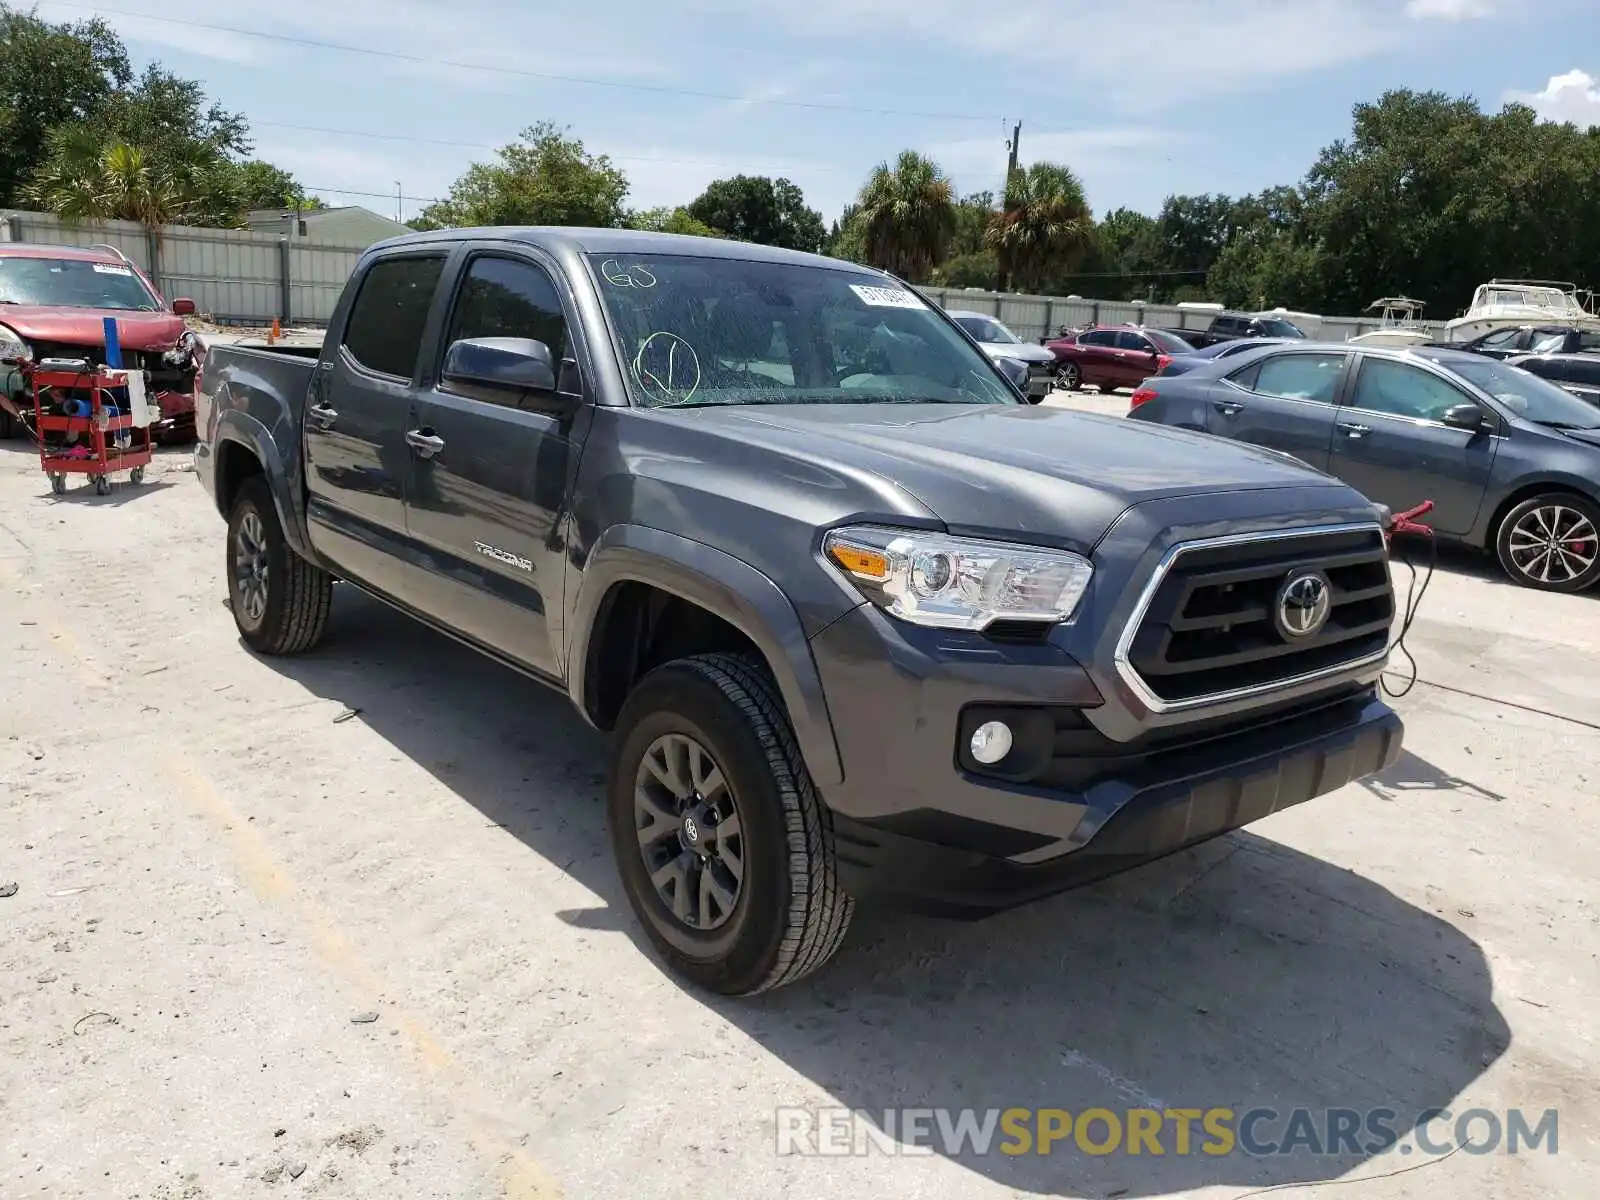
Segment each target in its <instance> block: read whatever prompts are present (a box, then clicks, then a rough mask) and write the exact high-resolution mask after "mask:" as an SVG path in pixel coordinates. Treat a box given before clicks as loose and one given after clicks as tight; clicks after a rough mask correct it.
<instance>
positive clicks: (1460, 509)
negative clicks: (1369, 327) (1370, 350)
mask: <svg viewBox="0 0 1600 1200" xmlns="http://www.w3.org/2000/svg"><path fill="white" fill-rule="evenodd" d="M1459 404H1478V405H1479V406H1480V407H1482V408H1484V411H1485V413H1486V414H1488V407H1487V405H1484V404H1482V402H1481V401H1479V400H1478V398H1477V397H1476V396H1473V395H1471V394H1469V393H1468V392H1466V391H1465V390H1463V389H1462V388H1461V387H1459V386H1457V385H1456V384H1455V383H1453V382H1451V381H1450V380H1449V379H1447V378H1446V377H1445V376H1444V375H1442V374H1438V373H1436V372H1434V371H1431V370H1428V369H1426V368H1424V367H1420V366H1414V365H1413V364H1411V363H1406V362H1396V361H1394V360H1393V359H1387V358H1379V357H1376V356H1368V355H1363V356H1362V357H1361V361H1360V363H1359V364H1358V368H1357V371H1356V375H1355V382H1354V384H1353V386H1352V387H1351V389H1350V391H1349V393H1348V396H1347V403H1346V404H1345V405H1344V406H1343V407H1342V408H1341V409H1340V411H1339V416H1338V420H1337V421H1336V422H1335V426H1334V434H1333V452H1332V456H1331V460H1330V461H1331V469H1332V473H1333V474H1334V475H1337V476H1338V477H1339V478H1340V479H1342V480H1344V481H1345V482H1346V483H1348V484H1350V486H1351V487H1353V488H1355V489H1356V490H1357V491H1358V492H1360V493H1361V494H1362V495H1364V496H1366V497H1367V499H1369V500H1375V501H1377V502H1378V503H1379V504H1387V505H1388V506H1389V507H1390V508H1392V509H1395V510H1396V511H1399V510H1403V509H1408V508H1411V507H1413V506H1415V505H1417V504H1420V503H1422V502H1423V501H1424V500H1432V501H1433V512H1432V514H1430V516H1429V518H1428V522H1429V524H1431V525H1432V526H1433V527H1434V528H1435V529H1437V530H1439V532H1441V533H1452V534H1465V533H1468V532H1470V531H1471V529H1472V527H1473V524H1474V522H1475V521H1476V519H1477V516H1478V509H1479V507H1480V506H1481V505H1482V503H1483V496H1484V492H1485V490H1486V489H1487V488H1488V486H1489V473H1490V470H1491V469H1492V467H1493V466H1494V456H1495V451H1496V449H1497V448H1498V446H1499V444H1500V439H1499V438H1498V437H1496V436H1494V435H1493V434H1490V433H1486V432H1473V431H1471V430H1466V429H1452V428H1451V427H1450V426H1448V425H1445V424H1444V423H1443V417H1444V414H1445V413H1446V412H1448V411H1449V410H1450V409H1451V408H1453V407H1455V406H1456V405H1459ZM1490 415H1492V414H1490Z"/></svg>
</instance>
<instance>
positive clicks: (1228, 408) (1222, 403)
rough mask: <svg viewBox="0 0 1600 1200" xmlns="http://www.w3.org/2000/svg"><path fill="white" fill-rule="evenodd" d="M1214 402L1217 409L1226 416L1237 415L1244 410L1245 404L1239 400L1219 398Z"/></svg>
mask: <svg viewBox="0 0 1600 1200" xmlns="http://www.w3.org/2000/svg"><path fill="white" fill-rule="evenodd" d="M1214 403H1215V406H1216V410H1217V411H1218V412H1219V413H1221V414H1222V415H1223V416H1225V417H1237V416H1238V415H1239V414H1240V413H1242V412H1243V411H1244V405H1242V404H1240V403H1239V402H1238V401H1237V400H1217V401H1215V402H1214Z"/></svg>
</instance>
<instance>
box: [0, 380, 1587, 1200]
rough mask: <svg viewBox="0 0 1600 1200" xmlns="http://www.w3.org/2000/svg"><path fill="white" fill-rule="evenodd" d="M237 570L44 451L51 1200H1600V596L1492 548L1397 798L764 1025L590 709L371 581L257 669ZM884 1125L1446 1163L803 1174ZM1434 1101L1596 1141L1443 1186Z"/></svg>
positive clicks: (1009, 931) (1085, 896) (23, 1032)
mask: <svg viewBox="0 0 1600 1200" xmlns="http://www.w3.org/2000/svg"><path fill="white" fill-rule="evenodd" d="M1053 403H1067V404H1078V405H1081V406H1084V407H1097V406H1098V407H1102V408H1111V409H1116V410H1119V411H1120V409H1119V408H1118V406H1119V403H1120V404H1121V405H1124V406H1125V403H1126V401H1125V398H1122V399H1121V400H1120V401H1119V400H1118V399H1117V398H1112V399H1108V400H1105V401H1100V400H1095V399H1093V398H1092V397H1083V398H1078V399H1073V398H1058V399H1057V400H1056V401H1053ZM222 568H223V547H222V524H221V522H220V520H219V519H218V517H217V516H216V514H215V513H214V512H213V511H212V510H211V509H210V508H209V507H208V505H207V503H206V500H205V498H204V496H203V494H202V492H201V490H200V488H199V487H198V486H197V485H196V483H195V481H194V477H193V475H192V473H190V472H189V471H188V470H187V458H186V456H185V455H181V454H165V455H163V456H161V458H160V460H159V462H158V463H157V465H156V468H155V470H154V471H153V473H152V478H151V479H150V480H148V481H147V482H146V483H145V484H144V485H143V486H142V487H138V488H133V487H128V486H119V487H118V488H117V489H116V490H115V491H114V492H113V494H112V495H110V496H108V497H104V498H97V497H95V496H94V495H93V492H92V490H88V489H82V490H74V491H71V492H69V493H68V494H67V495H66V496H63V497H60V498H55V497H52V496H51V495H50V494H49V488H48V486H47V484H46V481H45V479H44V476H43V475H41V474H40V473H39V471H38V466H37V461H36V459H35V458H34V457H33V456H32V454H31V452H29V451H28V450H27V449H26V448H25V447H24V446H23V445H22V444H19V443H7V444H5V448H4V449H3V450H0V656H3V657H0V661H3V663H4V668H3V670H4V676H3V677H4V679H5V681H6V686H5V687H4V689H3V691H0V780H4V781H5V783H6V787H5V789H4V793H3V796H4V798H3V802H0V885H6V884H9V883H15V884H16V891H15V893H14V894H11V895H9V896H7V895H6V893H7V892H9V891H10V889H9V888H8V887H5V886H0V897H3V898H0V1196H4V1197H5V1198H6V1200H22V1198H24V1197H28V1198H32V1197H93V1198H96V1200H99V1198H103V1197H117V1198H131V1197H141V1198H150V1200H155V1198H159V1200H203V1198H206V1200H209V1198H220V1197H259V1196H272V1195H278V1194H285V1193H287V1194H301V1193H304V1194H307V1195H321V1196H327V1197H341V1198H343V1197H351V1198H358V1200H367V1198H371V1200H379V1198H382V1200H396V1198H411V1197H440V1198H450V1200H469V1198H470V1200H478V1198H488V1197H502V1196H504V1197H517V1198H527V1197H540V1198H545V1197H573V1198H577V1197H583V1198H593V1200H657V1198H661V1200H666V1198H673V1200H676V1198H680V1197H681V1198H684V1200H690V1198H693V1200H700V1198H702V1197H706V1196H710V1195H716V1196H724V1197H734V1198H742V1197H767V1196H779V1195H795V1196H814V1197H830V1198H831V1197H852V1196H894V1197H897V1198H900V1197H904V1198H924V1200H990V1198H999V1197H1016V1196H1033V1195H1060V1196H1072V1197H1156V1196H1178V1195H1183V1196H1188V1197H1193V1198H1200V1197H1205V1198H1208V1200H1210V1198H1219V1200H1220V1198H1224V1197H1228V1198H1232V1197H1239V1196H1242V1195H1246V1194H1249V1195H1257V1194H1260V1193H1259V1191H1258V1190H1257V1189H1261V1188H1278V1189H1281V1190H1277V1191H1275V1192H1274V1195H1278V1196H1284V1197H1297V1198H1314V1197H1321V1196H1322V1195H1324V1194H1325V1192H1326V1194H1336V1195H1345V1194H1349V1195H1351V1196H1360V1197H1364V1198H1374V1200H1395V1198H1400V1197H1426V1198H1428V1200H1438V1198H1440V1197H1450V1198H1455V1197H1494V1198H1496V1200H1502V1198H1508V1200H1521V1198H1526V1200H1534V1198H1539V1200H1543V1198H1545V1197H1552V1196H1580V1195H1587V1194H1589V1188H1590V1187H1591V1186H1592V1183H1587V1184H1586V1183H1585V1182H1584V1181H1585V1180H1590V1181H1592V1180H1593V1178H1594V1177H1595V1172H1596V1170H1597V1168H1600V1155H1597V1153H1596V1148H1595V1138H1596V1133H1597V1125H1600V1091H1597V1089H1596V1088H1595V1085H1594V1080H1595V1079H1596V1078H1597V1077H1600V1046H1597V1044H1596V1031H1597V1029H1600V1017H1597V1016H1596V1013H1597V1011H1600V1005H1597V1000H1600V962H1597V958H1596V954H1597V950H1600V890H1597V888H1596V885H1595V880H1596V863H1597V862H1600V804H1597V799H1600V780H1597V773H1600V754H1597V750H1600V726H1597V724H1596V722H1597V721H1600V704H1597V700H1600V621H1597V620H1596V617H1597V616H1600V597H1559V596H1545V595H1539V594H1534V593H1530V592H1526V591H1519V590H1516V589H1513V588H1512V587H1510V586H1509V585H1507V584H1506V583H1504V582H1503V581H1502V580H1501V579H1500V578H1499V577H1498V576H1497V575H1496V574H1495V572H1494V571H1493V570H1492V569H1490V568H1489V567H1488V566H1487V565H1485V564H1483V563H1481V562H1479V561H1478V560H1476V559H1475V558H1472V557H1470V556H1465V555H1461V554H1451V555H1448V556H1447V560H1446V562H1445V564H1444V566H1443V568H1442V570H1441V571H1440V573H1439V576H1438V577H1437V579H1436V580H1435V581H1434V584H1433V587H1432V590H1431V591H1430V592H1429V593H1428V595H1427V598H1426V601H1425V603H1424V606H1423V610H1422V615H1421V616H1420V618H1419V619H1418V621H1417V623H1416V626H1415V628H1414V629H1413V631H1412V634H1411V638H1410V644H1411V646H1412V648H1413V650H1414V652H1415V654H1416V657H1417V660H1418V662H1419V664H1420V668H1421V672H1422V676H1423V679H1424V680H1426V681H1427V682H1425V683H1422V684H1419V685H1418V686H1417V687H1416V689H1415V690H1414V691H1412V692H1411V693H1410V695H1409V696H1407V697H1406V698H1404V699H1403V700H1400V701H1399V702H1398V705H1399V707H1400V708H1401V710H1402V711H1403V713H1404V714H1405V717H1406V720H1407V723H1408V742H1407V752H1406V755H1405V757H1404V760H1403V761H1402V762H1401V763H1400V765H1399V766H1398V767H1396V768H1395V769H1394V770H1392V771H1390V772H1389V773H1387V774H1386V775H1385V776H1383V777H1382V778H1379V779H1374V780H1369V781H1367V782H1365V783H1364V784H1361V785H1359V786H1352V787H1348V788H1346V789H1344V790H1343V791H1341V792H1339V793H1337V794H1335V795H1332V796H1329V797H1326V798H1324V799H1322V800H1319V801H1317V802H1315V803H1312V804H1308V805H1304V806H1302V807H1299V808H1297V809H1294V810H1291V811H1289V812H1286V813H1282V814H1280V815H1278V816H1275V817H1273V818H1271V819H1269V820H1267V821H1265V822H1262V823H1260V824H1258V825H1256V826H1254V827H1253V828H1251V829H1250V830H1249V831H1248V832H1242V833H1239V834H1235V835H1233V836H1230V837H1227V838H1225V839H1222V840H1220V841H1218V842H1215V843H1212V844H1210V845H1208V846H1205V847H1202V848H1200V849H1199V850H1197V851H1194V852H1191V853H1187V854H1184V855H1181V856H1178V857H1176V858H1174V859H1171V860H1168V861H1166V862H1163V863H1160V864H1157V865H1155V866H1151V867H1148V868H1145V869H1143V870H1140V871H1137V872H1135V873H1132V874H1130V875H1126V876H1123V877H1121V878H1119V879H1116V880H1113V881H1110V882H1108V883H1106V884H1103V885H1099V886H1096V887H1093V888H1089V889H1086V890H1082V891H1078V892H1075V893H1071V894H1068V895H1065V896H1061V897H1058V898H1056V899H1053V900H1050V901H1047V902H1044V903H1040V904H1037V905H1034V906H1032V907H1029V908H1026V909H1023V910H1020V911H1017V912H1013V913H1010V914H1007V915H1004V916H1000V917H996V918H993V919H991V920H989V921H986V922H983V923H979V924H952V923H945V922H941V921H935V920H928V919H913V918H907V917H901V916H894V915H889V914H881V913H870V912H863V913H862V914H861V915H860V916H859V918H858V921H857V925H856V928H855V930H854V931H853V933H852V936H851V938H850V940H849V942H848V944H847V945H846V947H845V949H844V951H843V952H842V953H841V954H840V956H839V957H838V958H837V959H836V960H835V962H834V963H833V964H831V965H830V966H829V967H828V968H827V969H825V970H824V971H823V972H822V973H820V974H819V975H818V976H816V977H814V979H813V980H812V981H810V982H808V983H806V984H803V985H800V986H797V987H795V988H792V989H790V990H787V991H784V992H780V993H778V994H775V995H772V996H769V997H766V998H762V999H757V1000H754V1001H747V1002H733V1001H724V1000H720V999H712V998H708V997H706V996H703V995H699V994H696V993H694V992H690V991H686V990H684V989H683V988H681V987H679V986H677V985H676V984H674V983H673V982H672V981H671V980H670V979H669V978H668V977H667V976H666V975H664V974H663V973H662V972H661V971H660V970H659V969H658V967H657V965H656V962H655V961H654V960H653V959H652V957H651V955H650V953H649V952H648V950H647V949H646V948H645V947H644V944H643V939H642V937H641V936H640V934H639V931H638V929H637V928H636V927H635V925H634V923H633V921H632V919H631V916H630V914H629V911H628V908H627V905H626V902H625V901H624V899H623V897H622V896H621V894H620V892H619V888H618V885H617V881H616V877H615V873H614V871H613V868H612V865H611V862H610V858H609V853H608V850H607V846H606V839H605V835H604V830H603V821H602V815H601V803H600V782H601V779H602V773H603V771H604V768H605V762H606V744H605V741H604V739H602V738H601V737H599V736H597V735H595V734H594V733H592V732H590V731H589V730H587V729H586V728H585V727H584V726H583V725H582V724H581V723H580V722H579V721H578V719H577V718H576V717H575V716H574V715H573V713H572V712H571V711H570V710H569V708H568V707H567V705H566V703H565V701H564V700H563V699H562V698H561V697H558V696H554V695H551V694H549V693H546V692H544V691H542V690H541V689H540V688H539V687H538V686H536V685H534V684H532V683H530V682H527V681H526V680H524V679H522V678H520V677H518V676H515V675H512V674H510V673H508V672H506V671H504V670H502V669H500V668H499V667H497V666H494V665H492V664H490V663H488V662H487V661H485V660H482V659H480V658H478V657H475V656H474V655H473V654H471V653H470V652H468V651H466V650H464V649H462V648H460V647H458V646H456V645H455V644H453V643H451V642H449V641H446V640H445V639H443V638H442V637H438V636H435V635H433V634H431V633H428V632H425V631H423V630H421V629H420V628H418V627H416V626H415V625H413V624H410V623H408V622H407V621H406V620H405V619H403V618H401V617H399V616H396V615H394V614H392V613H390V612H388V611H386V610H385V609H383V608H382V607H380V606H379V605H377V604H375V603H372V602H369V601H366V600H364V599H363V598H361V597H359V596H356V595H351V594H347V593H345V592H341V594H340V595H339V598H338V600H337V603H336V606H335V622H334V626H333V629H332V633H331V636H330V637H329V638H328V641H327V643H326V645H325V646H324V647H323V648H322V649H321V650H320V651H319V652H317V653H315V654H313V655H311V656H309V657H307V658H304V659H300V660H295V661H276V662H269V661H264V660H261V659H257V658H255V657H253V656H252V655H250V654H249V653H247V652H246V651H245V650H244V649H243V648H242V647H241V645H240V643H239V641H238V639H237V637H236V635H235V633H234V629H233V625H232V621H231V619H230V617H229V614H228V611H227V609H226V608H225V607H224V597H225V595H226V590H225V585H224V582H223V575H222ZM1402 575H1403V572H1402ZM369 1018H370V1019H369ZM841 1105H842V1106H847V1107H849V1108H852V1109H856V1110H863V1111H865V1112H869V1113H881V1112H882V1110H884V1109H886V1108H889V1107H894V1106H914V1107H953V1108H954V1107H964V1106H972V1107H975V1108H978V1109H988V1108H1010V1107H1019V1106H1033V1107H1059V1108H1064V1109H1068V1110H1072V1111H1074V1112H1077V1111H1081V1110H1083V1109H1085V1108H1089V1107H1094V1106H1102V1107H1106V1108H1111V1109H1124V1108H1127V1107H1128V1106H1130V1105H1133V1106H1153V1107H1166V1108H1173V1107H1188V1108H1196V1109H1207V1108H1211V1107H1213V1106H1227V1107H1231V1108H1233V1109H1235V1110H1236V1111H1238V1112H1242V1111H1243V1110H1244V1109H1246V1108H1250V1107H1254V1106H1270V1107H1274V1108H1276V1109H1279V1110H1287V1109H1289V1108H1290V1107H1291V1106H1294V1105H1306V1106H1310V1107H1313V1108H1318V1109H1321V1108H1327V1107H1341V1108H1351V1109H1357V1110H1370V1109H1373V1108H1378V1107H1386V1108H1390V1109H1393V1110H1396V1111H1397V1113H1399V1114H1401V1115H1400V1118H1399V1121H1398V1126H1399V1129H1398V1131H1399V1132H1400V1133H1402V1134H1408V1136H1407V1138H1406V1139H1405V1141H1403V1142H1402V1144H1401V1147H1399V1148H1397V1149H1396V1150H1395V1151H1393V1152H1391V1153H1389V1154H1386V1155H1382V1156H1377V1157H1363V1156H1362V1155H1361V1154H1357V1153H1347V1154H1343V1155H1339V1156H1334V1157H1318V1156H1314V1155H1297V1156H1289V1157H1281V1158H1269V1159H1263V1158H1258V1157H1257V1158H1252V1157H1249V1156H1244V1155H1233V1156H1227V1157H1209V1156H1205V1155H1199V1154H1191V1155H1187V1156H1181V1155H1176V1154H1173V1153H1171V1152H1170V1150H1169V1153H1168V1154H1166V1155H1165V1156H1161V1157H1156V1156H1152V1155H1149V1154H1145V1155H1142V1156H1137V1157H1135V1156H1126V1155H1112V1156H1093V1155H1088V1154H1084V1153H1081V1152H1079V1151H1077V1150H1076V1149H1071V1148H1061V1147H1058V1149H1057V1152H1056V1153H1054V1154H1052V1155H1050V1156H1048V1157H1040V1156H1035V1155H1025V1156H1010V1155H1005V1154H1000V1153H993V1154H990V1155H988V1156H976V1155H971V1154H955V1153H945V1152H943V1151H940V1152H936V1153H933V1154H929V1155H923V1156H898V1155H891V1154H887V1153H884V1152H883V1151H882V1150H881V1149H880V1148H876V1147H875V1146H873V1147H869V1152H868V1153H867V1154H865V1155H863V1156H856V1157H829V1158H806V1157H795V1156H779V1155H778V1154H777V1153H776V1143H775V1128H776V1123H777V1120H778V1118H777V1116H776V1110H777V1109H778V1108H780V1107H782V1106H805V1107H820V1106H841ZM1435 1107H1437V1108H1448V1109H1450V1110H1452V1112H1454V1113H1457V1114H1459V1113H1461V1112H1463V1111H1466V1110H1470V1109H1478V1108H1482V1109H1490V1110H1496V1111H1498V1112H1500V1113H1501V1114H1502V1115H1503V1114H1504V1111H1505V1110H1507V1109H1510V1108H1518V1107H1520V1108H1522V1109H1524V1110H1528V1111H1529V1112H1530V1116H1531V1119H1530V1124H1533V1123H1535V1121H1536V1119H1537V1116H1538V1114H1539V1113H1542V1112H1543V1110H1545V1109H1549V1108H1554V1109H1558V1110H1559V1153H1558V1154H1556V1155H1550V1154H1548V1153H1546V1152H1545V1151H1544V1150H1540V1151H1539V1152H1536V1153H1529V1152H1527V1151H1526V1149H1525V1150H1524V1152H1523V1153H1522V1154H1520V1155H1517V1156H1511V1155H1507V1154H1505V1153H1497V1154H1490V1155H1482V1156H1480V1155H1474V1154H1467V1153H1456V1154H1453V1155H1449V1156H1448V1157H1446V1156H1442V1155H1427V1154H1423V1153H1420V1152H1412V1153H1406V1152H1405V1148H1406V1147H1409V1146H1411V1145H1412V1143H1413V1138H1412V1137H1411V1136H1409V1134H1410V1121H1412V1120H1414V1119H1415V1114H1417V1113H1418V1112H1419V1111H1422V1110H1426V1109H1429V1108H1435ZM1406 1114H1410V1116H1409V1117H1408V1116H1407V1115H1406ZM1432 1141H1433V1142H1434V1143H1435V1144H1439V1143H1443V1144H1445V1145H1448V1144H1449V1127H1448V1125H1444V1126H1435V1127H1433V1134H1432ZM1169 1145H1170V1143H1169ZM1358 1180H1360V1181H1365V1182H1359V1183H1357V1182H1354V1181H1358ZM1335 1182H1337V1183H1342V1184H1346V1185H1348V1186H1344V1187H1341V1188H1339V1189H1338V1191H1337V1192H1333V1191H1331V1190H1329V1189H1327V1185H1328V1184H1331V1183H1335Z"/></svg>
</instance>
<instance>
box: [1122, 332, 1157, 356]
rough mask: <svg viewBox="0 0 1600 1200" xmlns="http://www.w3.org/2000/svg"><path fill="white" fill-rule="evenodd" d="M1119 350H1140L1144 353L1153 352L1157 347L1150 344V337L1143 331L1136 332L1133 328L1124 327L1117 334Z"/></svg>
mask: <svg viewBox="0 0 1600 1200" xmlns="http://www.w3.org/2000/svg"><path fill="white" fill-rule="evenodd" d="M1117 349H1118V350H1138V351H1140V352H1141V353H1143V354H1153V353H1154V352H1155V347H1154V346H1152V345H1151V344H1150V339H1149V338H1147V337H1145V336H1144V334H1142V333H1135V332H1134V331H1133V330H1131V329H1124V330H1122V331H1121V332H1119V333H1118V334H1117Z"/></svg>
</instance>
